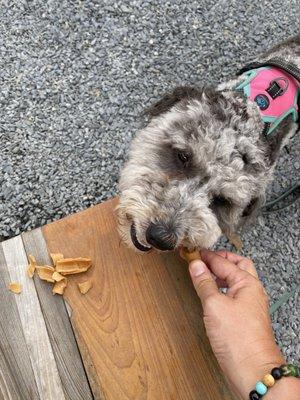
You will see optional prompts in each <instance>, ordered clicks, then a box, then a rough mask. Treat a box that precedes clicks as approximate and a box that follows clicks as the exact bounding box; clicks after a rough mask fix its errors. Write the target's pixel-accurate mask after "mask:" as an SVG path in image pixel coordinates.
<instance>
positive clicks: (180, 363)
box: [43, 201, 233, 400]
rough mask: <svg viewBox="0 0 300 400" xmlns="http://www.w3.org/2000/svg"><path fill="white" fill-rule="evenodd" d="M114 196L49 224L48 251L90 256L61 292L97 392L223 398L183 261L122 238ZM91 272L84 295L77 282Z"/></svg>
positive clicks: (110, 399)
mask: <svg viewBox="0 0 300 400" xmlns="http://www.w3.org/2000/svg"><path fill="white" fill-rule="evenodd" d="M115 206H116V202H115V201H110V202H106V203H104V204H102V205H99V206H96V207H92V208H90V209H88V210H87V211H84V212H81V213H79V214H76V215H73V216H71V217H68V218H65V219H63V220H61V221H58V222H55V223H53V224H50V225H47V226H45V227H44V228H43V234H44V237H45V240H46V243H47V247H48V250H49V252H62V253H63V254H64V255H65V257H78V256H87V257H91V258H92V260H93V263H94V266H93V267H92V268H91V269H90V270H89V271H88V272H87V273H85V274H84V275H81V276H80V275H77V276H73V277H70V279H69V284H68V287H67V290H66V294H65V299H66V301H67V302H68V304H69V306H70V308H71V321H72V324H73V328H74V331H75V334H76V337H77V341H78V344H79V348H80V351H81V354H82V357H83V361H84V364H85V367H86V370H87V373H88V376H89V380H90V383H91V386H92V390H93V393H94V396H95V398H99V399H105V400H119V399H120V400H121V399H122V400H131V399H148V400H157V399H159V400H172V399H174V400H181V399H184V400H197V399H205V400H219V399H220V400H221V399H222V400H229V399H233V396H232V395H231V394H230V392H229V391H228V389H227V387H226V385H225V383H224V381H223V379H222V376H221V374H220V371H219V370H218V367H217V364H216V362H215V360H214V358H213V355H212V353H211V350H210V348H209V345H208V342H207V339H206V336H205V331H204V328H203V324H202V319H201V307H200V302H199V300H198V298H197V296H196V294H195V292H194V289H193V287H192V285H191V283H190V281H189V277H188V273H187V266H186V264H185V263H184V262H182V261H180V260H179V259H178V257H177V256H176V255H174V254H171V253H169V254H164V255H159V254H156V253H155V252H153V253H151V254H149V255H139V254H136V253H134V252H133V251H132V250H129V249H127V248H126V247H124V246H123V245H122V244H120V241H119V236H118V233H117V226H116V221H115V217H114V208H115ZM86 279H92V281H93V288H92V289H91V290H90V292H89V293H88V294H87V295H85V296H83V295H81V294H80V293H79V291H78V288H77V284H78V282H82V281H84V280H86Z"/></svg>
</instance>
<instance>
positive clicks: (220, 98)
mask: <svg viewBox="0 0 300 400" xmlns="http://www.w3.org/2000/svg"><path fill="white" fill-rule="evenodd" d="M274 57H280V58H281V59H284V60H285V61H287V62H289V63H292V64H293V65H295V66H296V67H298V68H300V35H299V36H296V37H294V38H291V39H289V40H288V41H286V42H284V43H282V44H280V45H278V46H277V47H275V48H274V49H272V50H271V51H270V52H268V53H266V54H264V55H262V56H260V57H259V58H258V61H260V62H262V63H264V62H266V61H267V60H269V59H271V58H272V59H273V58H274ZM243 79H244V78H243V77H242V76H239V77H238V78H235V79H233V80H231V81H229V82H227V83H225V84H220V85H219V86H218V87H216V88H209V87H178V88H176V89H175V90H174V91H173V92H172V93H170V94H167V95H165V96H164V97H163V98H162V99H161V100H160V101H158V102H157V103H156V104H154V105H153V106H152V107H151V108H150V109H149V116H150V121H149V123H148V125H147V126H146V127H145V128H144V129H142V130H141V131H140V132H138V134H137V135H136V137H135V139H134V140H133V142H132V145H131V149H130V153H129V160H128V162H127V164H126V165H125V167H124V169H123V170H122V172H121V179H120V192H121V194H120V202H119V206H118V217H119V226H120V232H121V236H122V239H123V240H124V242H125V243H126V244H127V245H129V246H130V247H132V248H134V249H138V250H140V251H147V250H150V249H151V248H152V247H154V248H157V249H159V250H172V249H174V248H176V247H179V246H185V247H188V248H210V247H211V246H213V245H214V244H215V243H216V241H217V240H218V238H219V237H220V235H221V234H222V233H223V234H225V235H227V236H228V237H230V236H231V235H232V234H234V233H235V232H237V231H238V230H239V229H241V228H242V227H243V226H245V224H246V223H247V222H248V221H249V220H251V219H252V218H253V216H255V215H256V214H257V211H258V210H259V208H260V207H261V206H262V205H263V204H264V202H265V192H266V188H267V185H268V184H269V183H270V181H271V180H272V176H273V171H274V167H275V164H276V160H277V158H278V156H279V153H280V150H281V148H282V147H283V146H284V145H285V144H286V142H287V141H288V140H289V138H290V137H292V136H293V135H294V134H295V133H296V131H297V129H298V128H299V125H298V123H296V122H294V121H293V120H292V118H286V119H285V120H284V121H283V122H282V123H281V124H280V125H279V127H278V128H277V129H276V132H275V133H274V134H273V135H271V136H270V137H267V136H265V135H264V134H263V130H264V123H263V121H262V119H261V116H260V113H259V109H258V106H257V105H256V103H254V102H253V101H250V100H249V99H247V98H246V97H245V96H244V94H243V93H240V92H238V91H236V90H234V88H235V87H236V86H237V85H238V84H239V83H241V82H242V81H243Z"/></svg>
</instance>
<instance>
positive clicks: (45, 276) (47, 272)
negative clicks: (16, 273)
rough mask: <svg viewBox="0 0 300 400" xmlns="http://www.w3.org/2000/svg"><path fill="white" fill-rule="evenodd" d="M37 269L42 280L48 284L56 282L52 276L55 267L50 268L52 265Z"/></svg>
mask: <svg viewBox="0 0 300 400" xmlns="http://www.w3.org/2000/svg"><path fill="white" fill-rule="evenodd" d="M36 269H37V273H38V276H39V278H40V279H42V280H43V281H47V282H54V279H53V278H52V275H53V273H54V271H55V270H54V268H53V267H50V265H43V266H37V267H36Z"/></svg>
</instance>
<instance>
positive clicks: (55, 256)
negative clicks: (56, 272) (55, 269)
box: [50, 253, 64, 265]
mask: <svg viewBox="0 0 300 400" xmlns="http://www.w3.org/2000/svg"><path fill="white" fill-rule="evenodd" d="M50 257H51V258H52V262H53V264H54V265H56V263H57V261H58V260H62V259H63V258H64V255H63V254H61V253H50Z"/></svg>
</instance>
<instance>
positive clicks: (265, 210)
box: [262, 181, 300, 214]
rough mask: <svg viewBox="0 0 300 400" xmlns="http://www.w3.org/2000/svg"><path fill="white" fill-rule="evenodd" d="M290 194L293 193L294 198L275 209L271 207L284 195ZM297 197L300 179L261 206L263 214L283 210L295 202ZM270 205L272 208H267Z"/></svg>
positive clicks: (299, 194) (299, 192) (299, 195)
mask: <svg viewBox="0 0 300 400" xmlns="http://www.w3.org/2000/svg"><path fill="white" fill-rule="evenodd" d="M291 194H293V195H294V198H293V200H291V201H290V202H289V203H287V204H285V205H284V206H282V207H279V208H275V209H273V208H272V207H273V206H274V205H276V204H278V203H279V202H280V201H282V200H284V199H285V198H286V197H288V196H289V195H291ZM299 198H300V181H298V182H296V183H295V184H294V185H293V186H291V187H290V188H288V189H287V190H285V191H284V192H283V193H282V194H281V195H280V196H278V197H276V198H275V199H274V200H271V201H269V202H267V203H266V204H265V205H264V206H263V207H262V210H263V214H270V213H272V212H277V211H281V210H284V209H285V208H287V207H290V206H291V205H292V204H294V203H296V201H297V200H299ZM270 207H271V208H272V209H269V208H270Z"/></svg>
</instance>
